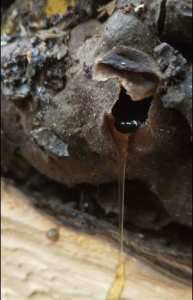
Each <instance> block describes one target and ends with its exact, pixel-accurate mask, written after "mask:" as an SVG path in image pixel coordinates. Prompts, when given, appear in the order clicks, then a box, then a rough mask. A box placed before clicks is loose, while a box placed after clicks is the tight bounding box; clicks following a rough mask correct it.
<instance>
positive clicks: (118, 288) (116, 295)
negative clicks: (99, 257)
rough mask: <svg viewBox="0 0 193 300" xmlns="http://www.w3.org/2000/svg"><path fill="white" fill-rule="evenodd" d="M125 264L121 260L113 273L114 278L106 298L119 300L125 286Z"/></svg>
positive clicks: (107, 299)
mask: <svg viewBox="0 0 193 300" xmlns="http://www.w3.org/2000/svg"><path fill="white" fill-rule="evenodd" d="M125 277H126V276H125V264H124V262H123V261H121V262H120V263H119V264H118V266H117V268H116V273H115V279H114V281H113V283H112V285H111V287H110V289H109V292H108V295H107V298H106V300H120V299H121V298H120V297H121V294H122V292H123V289H124V286H125Z"/></svg>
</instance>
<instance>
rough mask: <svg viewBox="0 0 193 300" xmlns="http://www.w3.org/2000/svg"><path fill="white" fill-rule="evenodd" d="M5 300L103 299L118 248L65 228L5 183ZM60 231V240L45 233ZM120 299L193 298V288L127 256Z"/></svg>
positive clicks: (111, 280) (113, 269) (3, 186)
mask: <svg viewBox="0 0 193 300" xmlns="http://www.w3.org/2000/svg"><path fill="white" fill-rule="evenodd" d="M1 201H2V210H1V211H2V219H1V225H2V249H1V250H2V251H1V259H2V299H3V300H59V299H61V300H105V299H106V297H107V293H108V291H109V288H110V286H111V284H112V282H113V280H114V276H115V268H116V265H117V262H118V252H117V249H116V248H114V247H113V245H112V244H110V243H108V242H107V241H105V240H104V239H99V238H97V237H96V236H89V235H86V234H84V233H80V232H75V231H73V230H70V229H69V228H65V227H61V226H60V224H59V223H57V221H56V220H54V219H52V218H51V217H49V216H48V215H46V214H44V213H42V212H40V211H38V210H37V209H36V208H34V207H33V206H32V205H31V202H30V201H29V198H28V197H27V196H26V195H25V194H24V193H23V192H21V191H20V190H18V189H16V188H15V187H14V186H12V185H10V184H9V185H7V184H6V182H5V181H4V180H2V181H1ZM51 228H58V230H59V240H58V241H56V242H52V241H50V240H49V239H48V238H47V237H46V233H47V231H48V230H49V229H51ZM125 258H126V282H125V288H124V291H123V293H122V296H121V300H166V299H168V300H178V299H179V300H181V299H183V300H191V299H192V289H191V287H187V286H183V285H180V284H178V283H176V282H173V281H171V280H169V279H168V278H165V277H163V276H161V275H160V274H158V273H157V272H155V271H154V270H152V269H150V268H149V267H147V266H146V265H144V264H142V263H140V262H139V261H138V260H136V259H135V258H134V257H130V256H126V255H125Z"/></svg>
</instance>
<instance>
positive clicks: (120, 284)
mask: <svg viewBox="0 0 193 300" xmlns="http://www.w3.org/2000/svg"><path fill="white" fill-rule="evenodd" d="M117 152H118V203H119V264H118V266H117V268H116V272H115V279H114V281H113V283H112V285H111V287H110V289H109V292H108V295H107V299H106V300H120V297H121V294H122V292H123V290H124V286H125V263H124V261H123V258H122V255H123V237H124V236H123V230H124V199H125V197H124V195H125V165H126V158H127V153H126V152H125V151H121V150H119V151H117Z"/></svg>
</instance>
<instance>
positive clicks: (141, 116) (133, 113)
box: [111, 88, 152, 133]
mask: <svg viewBox="0 0 193 300" xmlns="http://www.w3.org/2000/svg"><path fill="white" fill-rule="evenodd" d="M151 101H152V97H149V98H146V99H144V100H141V101H133V100H131V97H130V96H128V95H127V94H126V91H125V89H124V88H121V92H120V95H119V99H118V100H117V102H116V103H115V105H114V106H113V108H112V112H111V113H112V115H113V117H114V118H115V128H116V129H117V130H118V131H120V132H122V133H134V132H136V131H137V130H138V129H139V127H140V126H141V124H143V123H145V121H146V120H147V115H148V111H149V108H150V105H151Z"/></svg>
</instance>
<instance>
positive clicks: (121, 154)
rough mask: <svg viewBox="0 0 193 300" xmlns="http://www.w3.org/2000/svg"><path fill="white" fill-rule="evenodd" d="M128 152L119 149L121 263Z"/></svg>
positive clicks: (120, 259)
mask: <svg viewBox="0 0 193 300" xmlns="http://www.w3.org/2000/svg"><path fill="white" fill-rule="evenodd" d="M126 158H127V153H126V152H124V151H121V150H119V151H118V204H119V263H121V261H122V254H123V238H124V236H123V230H124V206H125V201H124V200H125V165H126Z"/></svg>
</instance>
